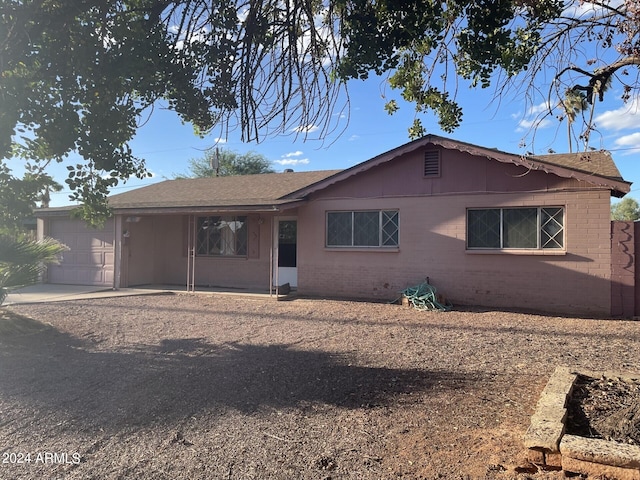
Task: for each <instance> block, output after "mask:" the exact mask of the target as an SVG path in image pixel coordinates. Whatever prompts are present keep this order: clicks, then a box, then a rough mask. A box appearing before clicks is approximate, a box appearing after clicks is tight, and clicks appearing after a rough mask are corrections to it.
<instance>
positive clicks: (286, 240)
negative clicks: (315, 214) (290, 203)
mask: <svg viewBox="0 0 640 480" xmlns="http://www.w3.org/2000/svg"><path fill="white" fill-rule="evenodd" d="M277 235H278V238H277V242H278V251H277V257H278V269H277V272H276V275H277V277H276V278H274V282H275V283H276V286H280V285H284V284H285V283H288V284H289V285H290V286H291V287H297V286H298V222H297V220H296V219H279V220H278V227H277Z"/></svg>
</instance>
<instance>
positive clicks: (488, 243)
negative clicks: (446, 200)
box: [467, 208, 500, 248]
mask: <svg viewBox="0 0 640 480" xmlns="http://www.w3.org/2000/svg"><path fill="white" fill-rule="evenodd" d="M467 246H468V248H500V209H499V208H491V209H485V210H469V211H468V213H467Z"/></svg>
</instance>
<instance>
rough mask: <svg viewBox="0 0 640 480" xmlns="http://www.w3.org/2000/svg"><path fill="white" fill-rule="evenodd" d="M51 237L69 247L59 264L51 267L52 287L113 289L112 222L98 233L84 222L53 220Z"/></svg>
mask: <svg viewBox="0 0 640 480" xmlns="http://www.w3.org/2000/svg"><path fill="white" fill-rule="evenodd" d="M49 236H50V237H53V238H55V239H57V240H59V241H60V242H62V243H64V244H65V245H66V246H67V247H69V250H67V251H66V252H64V254H63V257H62V261H61V262H60V264H59V265H51V266H50V267H49V269H48V279H49V283H60V284H67V285H97V286H107V287H111V286H113V268H114V265H113V264H114V261H113V260H114V255H113V219H110V220H108V221H107V222H106V223H105V226H104V228H102V229H99V230H96V229H93V228H91V227H87V226H86V224H85V223H84V222H83V221H81V220H72V219H68V218H65V219H51V221H50V224H49Z"/></svg>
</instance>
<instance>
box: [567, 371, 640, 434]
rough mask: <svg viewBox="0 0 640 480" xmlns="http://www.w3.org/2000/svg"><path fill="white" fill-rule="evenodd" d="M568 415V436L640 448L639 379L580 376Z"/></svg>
mask: <svg viewBox="0 0 640 480" xmlns="http://www.w3.org/2000/svg"><path fill="white" fill-rule="evenodd" d="M567 414H568V416H567V423H566V426H567V433H571V434H573V435H580V436H582V437H589V438H601V439H604V440H610V441H614V442H619V443H627V444H630V445H640V379H633V378H632V379H626V380H625V379H621V378H619V377H617V376H606V375H605V376H601V377H598V378H594V377H589V376H587V375H579V376H578V379H577V381H576V383H575V385H574V389H573V393H572V394H571V398H570V401H569V404H568V406H567Z"/></svg>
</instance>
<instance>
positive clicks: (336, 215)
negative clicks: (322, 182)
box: [327, 210, 399, 247]
mask: <svg viewBox="0 0 640 480" xmlns="http://www.w3.org/2000/svg"><path fill="white" fill-rule="evenodd" d="M398 233H399V215H398V211H397V210H366V211H357V212H328V213H327V246H328V247H396V246H398Z"/></svg>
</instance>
